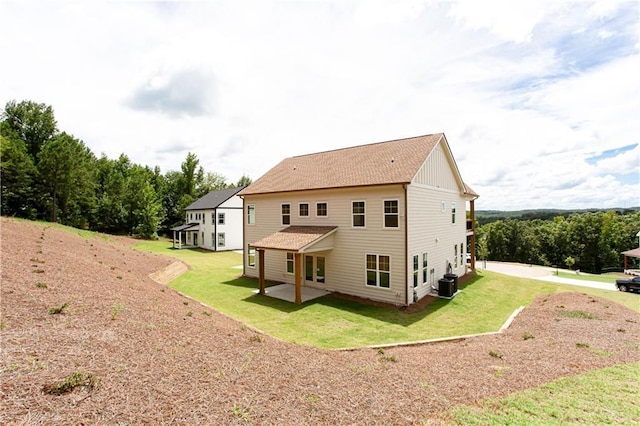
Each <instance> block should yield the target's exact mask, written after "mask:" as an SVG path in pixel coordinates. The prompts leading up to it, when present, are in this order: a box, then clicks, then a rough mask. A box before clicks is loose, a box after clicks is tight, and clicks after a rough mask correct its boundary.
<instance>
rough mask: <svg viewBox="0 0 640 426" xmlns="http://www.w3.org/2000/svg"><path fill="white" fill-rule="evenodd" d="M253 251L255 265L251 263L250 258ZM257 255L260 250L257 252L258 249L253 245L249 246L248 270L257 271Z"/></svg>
mask: <svg viewBox="0 0 640 426" xmlns="http://www.w3.org/2000/svg"><path fill="white" fill-rule="evenodd" d="M252 249H253V265H252V264H250V263H249V257H250V256H251V250H252ZM257 255H258V250H256V248H255V247H253V246H252V245H251V244H248V245H247V268H252V269H256V265H257V264H258V261H257V259H256V256H257Z"/></svg>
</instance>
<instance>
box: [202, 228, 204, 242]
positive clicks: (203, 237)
mask: <svg viewBox="0 0 640 426" xmlns="http://www.w3.org/2000/svg"><path fill="white" fill-rule="evenodd" d="M202 244H203V245H204V231H202Z"/></svg>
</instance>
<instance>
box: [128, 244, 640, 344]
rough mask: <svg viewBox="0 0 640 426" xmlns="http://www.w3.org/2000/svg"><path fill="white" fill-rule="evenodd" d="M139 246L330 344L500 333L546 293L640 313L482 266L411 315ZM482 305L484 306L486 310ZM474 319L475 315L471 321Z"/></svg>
mask: <svg viewBox="0 0 640 426" xmlns="http://www.w3.org/2000/svg"><path fill="white" fill-rule="evenodd" d="M136 248H137V249H139V250H144V251H151V252H154V253H161V254H166V255H170V256H173V257H176V258H178V259H180V260H182V261H183V262H185V263H187V264H189V265H190V266H191V268H192V269H191V270H190V271H189V272H187V273H185V274H184V275H182V276H181V277H179V278H177V279H176V280H174V281H173V282H171V284H170V286H171V287H172V288H174V289H176V290H178V291H180V292H182V293H184V294H186V295H189V296H191V297H193V298H194V299H197V300H199V301H201V302H203V303H205V304H206V305H209V306H211V307H213V308H215V309H217V310H219V311H221V312H223V313H225V314H227V315H230V316H232V317H234V318H236V319H238V320H239V321H242V322H244V323H246V324H249V325H251V326H253V327H256V328H258V329H260V330H263V331H264V332H266V333H269V334H271V335H273V336H276V337H278V338H280V339H283V340H287V341H291V342H295V343H298V344H303V345H309V346H318V347H322V348H341V347H353V346H365V345H377V344H386V343H394V342H403V341H415V340H424V339H432V338H440V337H449V336H457V335H464V334H474V333H483V332H492V331H497V330H498V329H499V328H500V327H501V326H502V324H503V323H504V322H505V321H506V320H507V318H508V317H509V316H510V315H511V314H512V313H513V311H514V310H515V309H517V308H518V307H519V306H522V305H525V306H526V305H528V304H530V303H531V301H532V300H533V299H534V298H535V297H536V296H537V295H539V294H548V293H554V292H559V291H580V292H584V293H588V294H593V295H597V296H601V297H606V298H609V299H611V300H613V301H615V302H618V303H622V304H624V305H626V306H629V307H631V308H632V309H636V310H638V311H640V306H639V304H638V296H637V295H634V294H623V293H618V292H612V291H605V290H597V289H591V288H586V287H584V288H582V287H580V288H577V287H573V286H564V285H558V284H553V283H546V282H542V281H536V280H529V279H520V278H515V277H510V276H506V275H501V274H496V273H492V272H489V271H481V272H479V273H478V277H477V278H476V279H474V280H472V281H471V282H469V283H468V284H467V285H466V286H461V288H462V289H463V292H462V293H460V294H459V295H458V296H456V297H455V298H454V299H453V300H450V301H446V300H436V301H435V302H433V303H432V304H431V305H429V306H428V307H427V308H426V309H424V310H423V311H421V312H418V313H413V314H407V313H404V312H401V311H398V310H395V309H386V308H382V307H375V306H370V305H363V304H360V303H357V302H353V301H348V300H344V299H339V298H336V297H333V296H325V297H322V298H320V299H316V300H313V301H310V302H307V303H304V304H302V305H294V304H292V303H289V302H286V301H282V300H278V299H273V298H270V297H266V296H260V295H256V294H254V291H255V290H256V289H257V282H256V281H255V280H253V279H248V278H240V277H239V275H240V274H241V273H242V269H240V268H234V267H237V266H240V265H241V264H242V256H241V255H240V254H238V253H234V252H221V253H213V252H206V251H197V250H172V249H171V248H170V244H167V243H166V242H142V243H139V244H137V245H136ZM479 306H481V307H482V309H478V307H479ZM470 318H473V320H472V321H470Z"/></svg>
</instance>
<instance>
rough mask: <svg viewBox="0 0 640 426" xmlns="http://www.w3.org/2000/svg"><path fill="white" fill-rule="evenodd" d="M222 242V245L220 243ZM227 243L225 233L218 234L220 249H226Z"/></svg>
mask: <svg viewBox="0 0 640 426" xmlns="http://www.w3.org/2000/svg"><path fill="white" fill-rule="evenodd" d="M220 242H222V244H221V243H220ZM226 245H227V241H226V236H225V233H224V232H218V247H226Z"/></svg>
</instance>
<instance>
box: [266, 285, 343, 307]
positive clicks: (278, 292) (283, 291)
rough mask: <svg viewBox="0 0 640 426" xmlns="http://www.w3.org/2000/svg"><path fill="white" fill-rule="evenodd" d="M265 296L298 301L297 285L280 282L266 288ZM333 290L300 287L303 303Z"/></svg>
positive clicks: (293, 301)
mask: <svg viewBox="0 0 640 426" xmlns="http://www.w3.org/2000/svg"><path fill="white" fill-rule="evenodd" d="M259 292H260V289H258V290H254V293H259ZM264 294H265V296H269V297H274V298H276V299H280V300H286V301H287V302H291V303H296V287H295V285H292V284H278V285H274V286H271V287H267V288H265V292H264ZM327 294H331V292H329V291H326V290H322V289H319V288H313V287H305V286H303V287H302V288H301V289H300V297H301V303H304V302H308V301H309V300H313V299H317V298H318V297H322V296H326V295H327Z"/></svg>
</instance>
